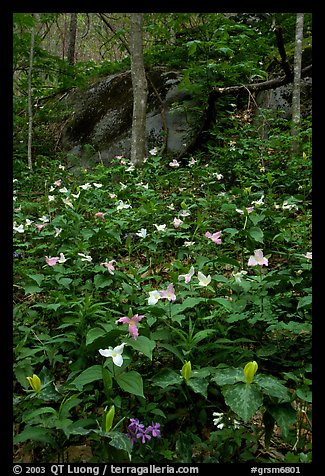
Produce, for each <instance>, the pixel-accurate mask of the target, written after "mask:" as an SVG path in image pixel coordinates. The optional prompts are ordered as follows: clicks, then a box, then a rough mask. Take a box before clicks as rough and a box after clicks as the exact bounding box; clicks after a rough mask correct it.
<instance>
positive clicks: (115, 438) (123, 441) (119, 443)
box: [109, 431, 133, 454]
mask: <svg viewBox="0 0 325 476" xmlns="http://www.w3.org/2000/svg"><path fill="white" fill-rule="evenodd" d="M109 437H110V442H109V444H110V446H113V447H114V448H117V449H118V450H124V451H126V452H127V453H129V454H131V452H132V447H133V445H132V443H131V440H130V438H129V437H128V436H127V435H125V434H124V433H119V432H117V431H111V432H110V433H109Z"/></svg>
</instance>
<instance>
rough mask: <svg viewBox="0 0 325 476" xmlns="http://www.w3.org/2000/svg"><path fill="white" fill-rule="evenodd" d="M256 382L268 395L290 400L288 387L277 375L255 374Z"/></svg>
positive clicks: (282, 400) (285, 400)
mask: <svg viewBox="0 0 325 476" xmlns="http://www.w3.org/2000/svg"><path fill="white" fill-rule="evenodd" d="M254 382H255V383H256V385H258V386H259V387H260V389H261V390H262V392H263V393H265V394H266V395H269V396H270V397H276V398H278V399H279V401H281V402H288V401H289V400H290V395H289V392H288V389H287V388H286V387H285V386H284V385H283V384H282V383H280V382H279V381H278V380H277V379H276V378H275V377H272V376H270V375H261V374H258V375H256V376H255V379H254Z"/></svg>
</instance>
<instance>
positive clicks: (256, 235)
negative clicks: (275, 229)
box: [248, 226, 264, 243]
mask: <svg viewBox="0 0 325 476" xmlns="http://www.w3.org/2000/svg"><path fill="white" fill-rule="evenodd" d="M248 233H249V234H250V236H251V237H252V238H253V239H254V240H255V241H258V242H259V243H263V240H264V233H263V231H262V230H261V229H260V228H259V227H258V226H252V227H251V228H250V229H249V230H248Z"/></svg>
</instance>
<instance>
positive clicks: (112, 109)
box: [61, 68, 203, 165]
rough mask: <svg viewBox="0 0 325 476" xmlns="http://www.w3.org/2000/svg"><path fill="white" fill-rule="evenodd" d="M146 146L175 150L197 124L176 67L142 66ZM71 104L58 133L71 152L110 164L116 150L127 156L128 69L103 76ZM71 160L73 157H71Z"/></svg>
mask: <svg viewBox="0 0 325 476" xmlns="http://www.w3.org/2000/svg"><path fill="white" fill-rule="evenodd" d="M147 79H148V100H147V123H146V137H147V151H149V150H150V149H152V148H153V147H157V148H158V150H159V149H160V148H161V149H164V152H165V153H166V152H167V153H168V154H169V155H170V156H173V155H174V156H180V155H181V154H182V151H183V150H186V147H187V144H188V143H189V142H190V141H192V140H193V137H195V134H196V133H197V132H198V131H199V130H200V129H201V128H202V122H203V117H202V116H201V115H200V114H198V112H197V111H198V108H197V107H196V106H197V104H196V102H195V100H194V99H193V97H192V96H191V94H190V93H189V92H188V91H186V90H185V89H182V88H180V82H181V75H180V73H179V72H177V71H166V70H165V69H163V68H154V69H152V70H150V71H148V72H147ZM66 100H67V101H68V104H69V105H70V107H72V109H73V114H72V118H71V120H69V121H68V124H67V125H66V126H65V128H64V130H63V133H62V140H61V141H62V145H63V147H64V149H65V150H67V151H68V152H69V156H70V158H72V159H73V157H74V158H75V160H74V162H75V164H73V165H77V162H78V160H79V162H80V163H83V162H84V161H85V160H86V161H87V163H89V161H90V162H91V161H94V162H102V163H103V164H104V165H109V163H110V161H111V160H112V158H113V157H114V156H116V155H122V156H124V157H130V144H131V129H132V110H133V93H132V81H131V72H130V71H125V72H122V73H117V74H113V75H110V76H108V77H106V78H105V79H103V80H101V81H99V82H97V83H96V84H93V85H92V86H91V87H90V88H89V89H86V90H82V91H81V90H75V91H74V92H71V93H70V94H69V95H68V97H67V99H66ZM72 161H73V160H72Z"/></svg>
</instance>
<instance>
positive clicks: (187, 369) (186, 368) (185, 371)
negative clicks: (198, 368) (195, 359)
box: [182, 360, 192, 381]
mask: <svg viewBox="0 0 325 476" xmlns="http://www.w3.org/2000/svg"><path fill="white" fill-rule="evenodd" d="M191 373H192V366H191V362H190V361H188V362H187V360H185V364H184V365H183V367H182V375H183V378H184V379H185V380H186V381H187V380H189V379H190V377H191Z"/></svg>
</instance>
